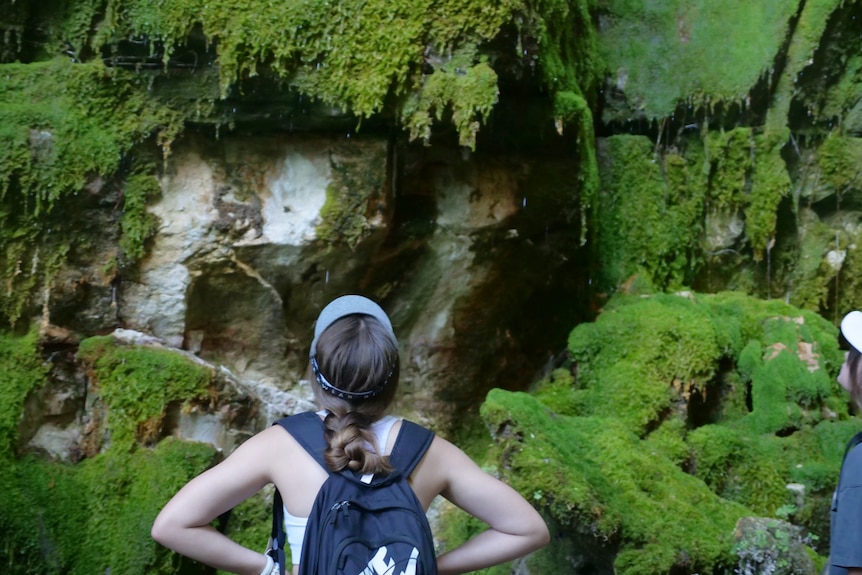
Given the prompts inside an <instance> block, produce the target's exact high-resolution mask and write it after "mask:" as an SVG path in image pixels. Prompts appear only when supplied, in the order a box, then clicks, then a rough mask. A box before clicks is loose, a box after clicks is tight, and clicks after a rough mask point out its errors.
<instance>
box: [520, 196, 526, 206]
mask: <svg viewBox="0 0 862 575" xmlns="http://www.w3.org/2000/svg"><path fill="white" fill-rule="evenodd" d="M521 207H522V208H526V207H527V196H524V198H523V199H522V200H521Z"/></svg>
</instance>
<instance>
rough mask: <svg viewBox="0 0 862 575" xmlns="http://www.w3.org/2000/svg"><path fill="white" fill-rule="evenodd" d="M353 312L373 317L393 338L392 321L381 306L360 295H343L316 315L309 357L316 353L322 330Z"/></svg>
mask: <svg viewBox="0 0 862 575" xmlns="http://www.w3.org/2000/svg"><path fill="white" fill-rule="evenodd" d="M355 313H362V314H365V315H370V316H371V317H373V318H375V319H376V320H377V321H379V322H380V323H382V324H383V327H385V328H386V331H388V332H389V333H390V334H391V335H392V339H395V332H394V331H393V330H392V322H390V321H389V316H387V315H386V312H385V311H383V308H382V307H380V306H379V305H377V304H376V303H374V302H373V301H371V300H370V299H368V298H367V297H363V296H361V295H343V296H341V297H340V298H336V299H334V300H332V301H331V302H329V304H328V305H327V306H326V307H325V308H323V311H321V312H320V315H319V316H318V317H317V323H316V324H315V326H314V339H313V340H311V349H310V350H309V352H308V357H310V358H311V357H314V356H315V355H317V340H318V338H319V337H320V334H321V333H323V330H325V329H326V328H328V327H329V326H330V325H332V322H334V321H335V320H337V319H341V318H342V317H344V316H346V315H353V314H355ZM396 341H398V340H396Z"/></svg>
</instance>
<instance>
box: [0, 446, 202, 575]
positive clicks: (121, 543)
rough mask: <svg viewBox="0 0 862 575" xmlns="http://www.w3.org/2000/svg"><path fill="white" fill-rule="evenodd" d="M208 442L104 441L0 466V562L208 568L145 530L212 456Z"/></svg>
mask: <svg viewBox="0 0 862 575" xmlns="http://www.w3.org/2000/svg"><path fill="white" fill-rule="evenodd" d="M214 453H215V451H214V449H213V448H212V447H210V446H208V445H204V444H199V443H186V442H181V441H177V440H173V439H167V440H164V441H162V442H161V443H160V444H159V445H158V446H157V447H156V448H155V449H153V450H148V449H142V450H138V451H136V452H135V453H126V452H122V451H120V450H116V449H112V450H110V451H108V452H107V453H104V454H101V455H99V456H97V457H95V458H93V459H87V460H84V461H82V462H81V463H79V464H77V465H74V466H70V465H64V464H56V463H49V462H44V461H37V460H31V459H27V460H22V461H16V462H12V463H7V464H4V466H2V468H0V485H2V488H3V492H4V497H2V498H0V514H2V516H3V518H4V522H5V524H6V526H7V528H6V529H4V530H3V534H2V535H0V562H2V564H3V565H4V566H5V567H4V572H7V573H10V574H11V575H30V574H34V575H35V574H36V573H65V574H68V575H91V574H92V573H105V572H107V571H110V572H114V573H160V574H165V575H167V574H169V573H186V574H189V575H191V574H194V573H200V574H203V573H205V572H209V570H208V569H204V568H203V567H202V566H201V565H199V564H195V563H194V562H191V561H188V560H185V559H182V558H180V557H179V556H177V555H175V554H173V553H172V552H170V551H168V550H167V549H165V548H164V547H161V546H160V545H158V544H156V543H155V542H154V541H153V540H152V539H151V538H150V536H149V532H150V527H151V526H152V522H153V520H154V519H155V517H156V514H157V513H158V511H159V510H160V509H161V507H162V506H164V504H165V503H166V502H167V501H168V499H169V498H170V497H171V496H172V495H173V494H174V493H175V492H176V491H177V490H179V488H180V487H182V485H184V484H185V483H186V482H187V481H188V480H190V479H191V478H192V477H193V476H195V475H197V474H198V473H200V472H201V471H203V470H204V469H206V468H207V467H208V466H209V465H210V464H211V463H212V460H213V457H214Z"/></svg>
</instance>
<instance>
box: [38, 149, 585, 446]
mask: <svg viewBox="0 0 862 575" xmlns="http://www.w3.org/2000/svg"><path fill="white" fill-rule="evenodd" d="M567 169H568V167H567V162H566V161H565V160H564V159H557V158H553V157H545V158H541V157H531V156H530V155H526V154H524V155H508V156H506V155H495V156H494V157H488V156H482V155H479V154H472V155H471V154H467V155H466V156H465V155H463V154H462V153H461V152H458V151H447V150H441V149H435V148H425V147H421V146H413V145H405V144H404V143H399V142H397V141H391V140H389V139H387V138H384V137H378V136H375V135H373V134H371V135H367V136H363V137H357V136H355V135H354V137H352V138H345V137H341V136H339V137H335V136H325V135H323V136H311V135H307V134H304V135H284V136H269V137H261V136H254V137H247V136H239V135H228V136H223V137H222V138H221V139H219V140H218V141H210V140H206V139H202V138H196V137H188V138H186V139H183V140H182V141H180V142H177V143H175V144H174V146H173V150H172V153H171V156H170V158H169V159H168V161H167V162H166V164H165V166H164V170H163V173H162V174H161V176H160V178H159V183H160V187H161V197H160V199H158V200H157V201H156V202H154V203H153V204H152V205H150V206H149V207H148V211H149V213H150V214H151V215H152V216H154V217H155V218H156V220H157V222H158V226H157V231H156V232H155V234H154V235H153V236H152V238H151V239H150V240H149V243H148V250H147V256H146V257H145V258H143V259H142V260H141V261H140V263H139V264H138V265H137V267H136V268H135V269H133V270H131V271H127V272H126V273H123V274H121V275H120V276H118V278H117V280H116V281H115V282H114V285H113V288H112V289H113V291H114V293H115V301H114V302H111V303H110V304H107V303H105V302H103V301H101V300H94V301H93V303H92V304H91V305H89V306H88V305H87V303H86V302H82V304H81V305H79V307H78V310H77V312H76V315H75V316H73V317H81V316H87V317H101V321H100V322H96V324H97V325H107V326H110V325H111V324H112V323H114V325H116V326H117V327H122V328H124V329H129V330H134V331H137V332H140V333H143V334H149V335H150V336H152V337H154V338H156V340H158V341H159V342H160V343H161V344H162V345H166V346H168V347H174V348H177V349H182V350H185V351H187V352H190V353H192V354H195V355H196V356H198V357H200V358H201V359H203V360H205V361H206V362H209V363H210V364H212V365H214V366H224V367H225V368H227V369H228V370H230V372H231V373H232V374H234V376H235V378H236V380H237V381H238V382H240V384H241V385H244V386H246V388H247V389H248V390H249V392H250V393H251V395H252V396H253V397H256V398H264V399H263V400H262V404H261V408H262V413H263V414H265V415H266V416H277V415H279V414H280V413H287V412H290V411H291V410H292V409H294V408H295V407H296V406H298V405H310V404H309V401H310V397H311V396H310V390H309V388H308V386H307V384H306V383H305V382H304V377H305V369H306V368H307V352H308V345H309V343H310V335H311V333H312V329H313V323H314V320H315V318H316V316H317V313H318V312H319V311H320V309H322V307H323V306H324V305H325V304H326V303H327V302H328V301H329V300H330V299H332V298H333V297H336V296H338V295H341V294H344V293H362V294H365V295H368V296H369V297H372V298H374V299H376V300H378V301H380V302H381V303H382V304H383V305H384V307H385V308H386V309H387V310H388V311H389V313H390V315H391V317H392V319H393V323H394V325H395V329H396V334H397V335H398V337H399V340H400V344H401V350H402V357H401V361H402V371H401V373H402V375H401V385H402V393H401V397H402V398H403V401H402V402H401V408H402V409H403V410H406V411H407V412H408V413H414V414H416V415H417V416H418V417H420V418H429V421H430V420H433V421H434V422H435V424H437V425H439V426H441V427H446V426H447V425H448V424H449V423H450V421H451V419H450V418H453V417H457V416H458V414H460V413H464V412H469V411H473V412H475V409H476V408H477V407H478V404H479V403H480V402H481V401H482V399H483V396H484V393H485V391H487V390H488V389H490V388H492V387H507V388H523V387H524V386H526V385H527V384H528V383H529V382H530V381H532V379H533V377H534V375H535V374H536V373H538V372H539V371H541V370H542V369H544V368H545V366H546V365H547V364H549V363H552V362H553V361H554V356H555V354H556V353H557V352H558V351H559V350H560V349H561V347H562V345H563V338H564V337H565V333H566V331H567V328H568V326H570V325H571V323H572V322H573V321H575V320H576V319H577V318H578V317H582V316H583V315H584V314H585V313H586V308H585V306H586V300H584V299H581V300H580V301H579V300H578V298H579V295H580V294H579V289H580V288H583V287H584V286H583V285H579V284H578V282H577V277H578V276H577V273H578V270H579V267H580V266H581V265H582V263H581V262H579V261H578V249H579V248H578V243H577V242H578V234H579V228H578V226H577V217H576V214H577V191H576V190H575V189H574V188H572V189H570V190H569V191H566V186H567V184H566V183H565V182H566V172H567ZM573 273H574V274H575V276H574V279H575V281H573ZM63 278H69V279H68V281H69V282H74V281H77V276H75V275H72V274H60V275H59V276H58V280H56V281H55V284H54V286H53V289H54V290H55V292H56V294H57V295H55V296H53V297H52V299H51V300H50V301H49V302H47V305H46V307H45V316H44V318H43V321H45V323H46V325H50V326H52V329H54V330H55V331H60V330H62V329H67V330H74V328H75V327H76V326H75V325H67V326H62V325H56V324H57V323H59V322H60V321H62V320H63V319H64V316H59V317H58V319H57V320H56V321H55V319H54V311H53V310H54V309H65V308H66V307H69V306H71V305H72V303H71V302H70V301H68V300H65V299H64V298H63V297H62V294H64V293H74V290H72V289H70V287H71V286H70V287H67V286H66V284H64V283H62V281H66V280H64V279H63ZM582 281H583V282H586V281H587V279H586V278H585V277H582ZM563 302H567V303H563ZM539 317H541V318H544V319H543V320H542V321H540V322H537V321H536V318H539ZM78 335H79V336H80V335H88V334H86V333H84V334H81V333H80V331H79V332H78ZM79 377H80V376H79ZM55 393H56V396H55V399H54V400H53V401H57V400H58V399H59V397H60V396H62V395H63V394H64V393H65V392H64V391H63V389H62V388H58V389H57V390H56V392H55ZM279 403H281V404H280V405H279ZM444 405H445V406H446V408H445V409H444V408H443V406H444ZM215 411H216V412H217V410H215ZM431 414H435V415H433V416H432V415H431ZM444 414H445V415H444ZM46 425H48V424H47V423H46ZM200 425H204V426H205V425H206V424H204V423H201V424H200ZM257 425H259V426H260V425H266V421H265V419H263V418H261V419H260V420H259V421H258V422H257ZM196 426H198V424H191V423H188V424H183V425H179V426H176V427H174V428H173V429H174V431H176V432H179V433H181V434H182V435H187V431H188V430H191V429H197V427H196ZM69 433H70V435H69V437H73V436H74V433H75V432H71V431H70V432H69ZM189 433H191V435H192V436H197V432H193V433H192V432H190V431H189ZM56 435H57V433H56V431H55V430H54V428H53V427H50V428H49V427H46V428H45V429H44V430H40V431H37V432H36V433H35V435H34V436H33V439H32V442H33V445H38V446H39V447H41V448H43V449H44V450H45V451H48V452H50V453H55V454H60V455H62V454H64V453H66V452H67V451H68V449H64V448H62V447H61V446H60V445H54V444H56V443H58V441H57V440H53V441H52V440H50V439H49V438H51V437H55V436H56ZM205 435H207V434H205ZM207 436H208V437H210V438H216V437H219V433H215V432H214V433H211V434H209V435H207ZM64 441H71V439H69V438H66V439H65V440H64ZM213 442H214V443H215V444H216V445H218V446H220V447H222V446H223V442H222V441H221V440H216V439H213ZM61 443H62V442H61Z"/></svg>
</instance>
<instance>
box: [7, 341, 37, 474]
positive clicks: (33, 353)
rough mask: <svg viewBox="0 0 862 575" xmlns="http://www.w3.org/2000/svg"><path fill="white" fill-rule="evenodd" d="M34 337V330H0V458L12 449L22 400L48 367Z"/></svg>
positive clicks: (8, 453) (35, 387) (14, 443)
mask: <svg viewBox="0 0 862 575" xmlns="http://www.w3.org/2000/svg"><path fill="white" fill-rule="evenodd" d="M37 341H38V337H37V333H36V330H32V331H31V332H30V333H29V334H27V335H25V336H17V335H14V334H11V333H5V332H0V371H2V373H3V377H2V383H0V461H3V460H6V459H7V458H9V457H10V456H12V455H13V454H14V452H15V447H16V444H17V440H18V425H19V423H20V421H21V413H22V410H23V406H24V400H25V399H26V398H27V395H28V394H29V393H30V392H32V391H33V390H35V389H37V388H39V387H40V386H41V385H42V384H43V383H44V382H45V377H46V375H47V372H48V368H47V367H46V365H45V364H44V362H43V361H42V358H41V357H40V356H39V353H38V350H37V347H36V346H37ZM0 466H2V465H0Z"/></svg>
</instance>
